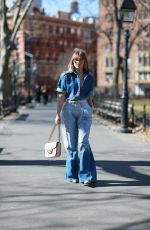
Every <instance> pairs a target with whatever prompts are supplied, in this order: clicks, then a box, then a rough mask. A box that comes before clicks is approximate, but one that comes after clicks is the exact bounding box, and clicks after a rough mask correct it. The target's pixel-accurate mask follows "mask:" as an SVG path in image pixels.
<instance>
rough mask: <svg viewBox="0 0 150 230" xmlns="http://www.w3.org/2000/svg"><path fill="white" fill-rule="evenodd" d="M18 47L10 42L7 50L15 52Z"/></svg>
mask: <svg viewBox="0 0 150 230" xmlns="http://www.w3.org/2000/svg"><path fill="white" fill-rule="evenodd" d="M17 49H18V48H17V45H16V44H15V43H14V42H10V43H9V45H8V46H7V50H9V51H13V50H17Z"/></svg>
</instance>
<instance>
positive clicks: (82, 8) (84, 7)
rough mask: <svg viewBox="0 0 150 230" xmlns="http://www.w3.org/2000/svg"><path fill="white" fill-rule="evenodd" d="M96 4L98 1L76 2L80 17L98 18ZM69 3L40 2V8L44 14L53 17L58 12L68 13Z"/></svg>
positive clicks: (64, 1)
mask: <svg viewBox="0 0 150 230" xmlns="http://www.w3.org/2000/svg"><path fill="white" fill-rule="evenodd" d="M98 2H99V0H78V3H79V12H80V14H81V16H82V17H86V16H94V17H98ZM70 3H71V0H42V7H43V8H44V9H45V12H46V14H48V15H50V16H53V15H56V13H57V11H58V10H62V11H66V12H69V11H70Z"/></svg>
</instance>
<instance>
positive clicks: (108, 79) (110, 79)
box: [105, 73, 113, 84]
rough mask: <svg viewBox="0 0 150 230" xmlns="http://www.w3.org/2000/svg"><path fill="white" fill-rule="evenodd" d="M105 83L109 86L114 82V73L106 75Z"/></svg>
mask: <svg viewBox="0 0 150 230" xmlns="http://www.w3.org/2000/svg"><path fill="white" fill-rule="evenodd" d="M105 81H106V82H107V83H109V84H110V83H112V82H113V75H112V73H106V74H105Z"/></svg>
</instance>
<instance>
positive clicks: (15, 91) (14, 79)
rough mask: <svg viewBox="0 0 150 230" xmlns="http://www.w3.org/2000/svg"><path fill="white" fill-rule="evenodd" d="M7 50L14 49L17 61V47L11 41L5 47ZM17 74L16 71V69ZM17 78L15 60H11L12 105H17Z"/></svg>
mask: <svg viewBox="0 0 150 230" xmlns="http://www.w3.org/2000/svg"><path fill="white" fill-rule="evenodd" d="M7 49H8V50H9V51H14V50H16V55H17V61H18V47H17V45H16V44H15V43H14V42H11V43H10V44H9V46H8V47H7ZM17 74H18V71H17ZM16 84H17V79H16V60H13V96H14V105H15V107H17V88H16Z"/></svg>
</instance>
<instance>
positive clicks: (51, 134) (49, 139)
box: [48, 124, 60, 142]
mask: <svg viewBox="0 0 150 230" xmlns="http://www.w3.org/2000/svg"><path fill="white" fill-rule="evenodd" d="M56 126H57V124H54V125H53V129H52V131H51V133H50V135H49V138H48V142H50V141H51V139H52V136H53V133H54V131H55V128H56ZM58 141H59V142H60V124H58Z"/></svg>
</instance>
